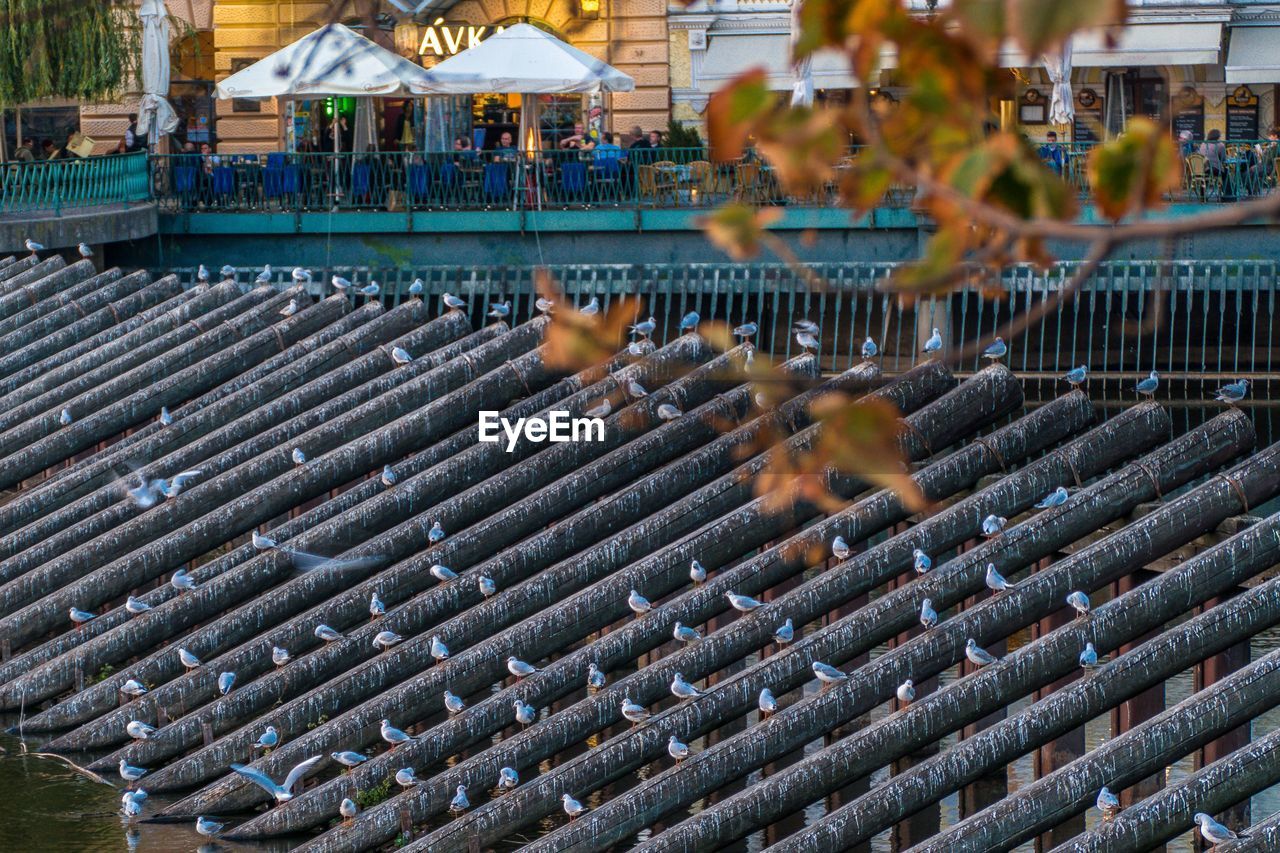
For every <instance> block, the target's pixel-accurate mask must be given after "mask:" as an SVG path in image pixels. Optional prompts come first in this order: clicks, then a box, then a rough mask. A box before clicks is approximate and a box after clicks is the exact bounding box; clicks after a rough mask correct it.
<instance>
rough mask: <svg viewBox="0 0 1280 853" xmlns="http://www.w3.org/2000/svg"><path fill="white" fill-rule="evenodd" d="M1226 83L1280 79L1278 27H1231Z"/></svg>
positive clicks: (1261, 81)
mask: <svg viewBox="0 0 1280 853" xmlns="http://www.w3.org/2000/svg"><path fill="white" fill-rule="evenodd" d="M1227 83H1228V84H1230V85H1239V84H1241V83H1280V27H1232V28H1231V44H1230V45H1229V46H1228V47H1227Z"/></svg>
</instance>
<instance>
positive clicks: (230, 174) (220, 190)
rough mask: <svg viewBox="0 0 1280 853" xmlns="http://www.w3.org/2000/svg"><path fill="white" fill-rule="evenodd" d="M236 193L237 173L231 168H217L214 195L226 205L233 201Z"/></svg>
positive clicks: (215, 170)
mask: <svg viewBox="0 0 1280 853" xmlns="http://www.w3.org/2000/svg"><path fill="white" fill-rule="evenodd" d="M235 191H236V176H235V171H234V170H232V168H231V167H230V166H215V167H214V169H213V195H214V197H215V198H217V199H219V200H220V201H222V202H223V203H224V204H225V203H229V202H230V201H231V196H232V195H233V194H234V193H235Z"/></svg>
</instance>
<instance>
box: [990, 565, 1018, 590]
mask: <svg viewBox="0 0 1280 853" xmlns="http://www.w3.org/2000/svg"><path fill="white" fill-rule="evenodd" d="M986 580H987V589H989V590H991V591H992V592H994V593H996V594H997V595H999V594H1000V593H1002V592H1008V591H1009V590H1011V589H1013V584H1011V583H1009V582H1008V581H1007V580H1005V579H1004V575H1002V574H1000V573H999V572H998V571H996V564H995V563H987V578H986Z"/></svg>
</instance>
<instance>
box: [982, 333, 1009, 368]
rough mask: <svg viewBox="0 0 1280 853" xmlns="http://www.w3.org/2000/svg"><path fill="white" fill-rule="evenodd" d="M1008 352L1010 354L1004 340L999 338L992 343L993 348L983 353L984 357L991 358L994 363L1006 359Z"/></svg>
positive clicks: (990, 347)
mask: <svg viewBox="0 0 1280 853" xmlns="http://www.w3.org/2000/svg"><path fill="white" fill-rule="evenodd" d="M1008 352H1009V348H1008V347H1007V346H1005V344H1004V339H1003V338H1000V337H997V338H996V339H995V340H994V341H993V342H992V343H991V346H989V347H987V348H986V349H984V350H983V351H982V357H983V358H989V359H991V361H992V362H993V363H994V362H997V361H999V360H1000V359H1002V358H1004V357H1005V355H1006V354H1007V353H1008Z"/></svg>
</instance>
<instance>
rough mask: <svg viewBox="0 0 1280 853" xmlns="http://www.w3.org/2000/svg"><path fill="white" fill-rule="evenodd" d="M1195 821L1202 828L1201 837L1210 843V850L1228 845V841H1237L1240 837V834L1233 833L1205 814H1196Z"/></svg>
mask: <svg viewBox="0 0 1280 853" xmlns="http://www.w3.org/2000/svg"><path fill="white" fill-rule="evenodd" d="M1194 820H1195V822H1196V824H1197V825H1198V826H1199V827H1200V835H1201V836H1203V837H1204V840H1205V841H1208V842H1209V846H1210V848H1214V847H1217V846H1218V845H1219V844H1226V843H1227V842H1228V841H1235V840H1236V839H1237V838H1239V837H1240V835H1239V833H1235V832H1232V831H1231V830H1229V829H1227V828H1226V827H1225V826H1223V825H1222V824H1220V823H1218V822H1217V821H1216V820H1214V819H1213V818H1212V817H1210V816H1209V815H1207V814H1205V813H1204V812H1196V816H1195V818H1194Z"/></svg>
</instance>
